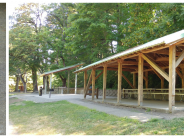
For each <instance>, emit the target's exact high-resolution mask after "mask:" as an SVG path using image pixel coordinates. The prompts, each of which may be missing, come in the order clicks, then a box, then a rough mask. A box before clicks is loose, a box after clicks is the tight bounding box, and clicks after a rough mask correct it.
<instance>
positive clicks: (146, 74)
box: [145, 71, 148, 88]
mask: <svg viewBox="0 0 184 138" xmlns="http://www.w3.org/2000/svg"><path fill="white" fill-rule="evenodd" d="M145 77H146V88H148V71H146V72H145Z"/></svg>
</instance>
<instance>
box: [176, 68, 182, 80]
mask: <svg viewBox="0 0 184 138" xmlns="http://www.w3.org/2000/svg"><path fill="white" fill-rule="evenodd" d="M176 73H177V74H178V75H179V76H180V78H181V79H182V78H183V75H182V74H181V72H180V71H179V69H178V68H176Z"/></svg>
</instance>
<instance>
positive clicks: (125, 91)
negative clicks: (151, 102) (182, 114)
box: [122, 88, 184, 101]
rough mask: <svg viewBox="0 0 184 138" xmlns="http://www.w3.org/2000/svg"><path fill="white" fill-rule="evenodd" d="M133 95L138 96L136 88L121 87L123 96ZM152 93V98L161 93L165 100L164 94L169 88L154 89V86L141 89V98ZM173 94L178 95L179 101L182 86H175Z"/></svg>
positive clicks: (167, 92) (183, 94)
mask: <svg viewBox="0 0 184 138" xmlns="http://www.w3.org/2000/svg"><path fill="white" fill-rule="evenodd" d="M132 95H134V96H135V97H136V98H137V97H138V89H122V96H123V98H130V97H131V96H132ZM148 95H152V97H153V99H155V96H156V95H161V100H165V97H166V95H167V96H168V95H169V89H155V88H148V89H143V98H144V97H146V96H148ZM175 95H179V96H180V101H184V100H183V96H184V88H176V89H175Z"/></svg>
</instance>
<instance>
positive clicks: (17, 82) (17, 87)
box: [15, 75, 20, 92]
mask: <svg viewBox="0 0 184 138" xmlns="http://www.w3.org/2000/svg"><path fill="white" fill-rule="evenodd" d="M19 81H20V77H19V75H16V86H15V91H16V92H17V91H18V89H19Z"/></svg>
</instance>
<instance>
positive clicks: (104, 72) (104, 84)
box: [102, 65, 107, 101]
mask: <svg viewBox="0 0 184 138" xmlns="http://www.w3.org/2000/svg"><path fill="white" fill-rule="evenodd" d="M106 83H107V65H104V69H103V98H102V101H104V100H105V98H106Z"/></svg>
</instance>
